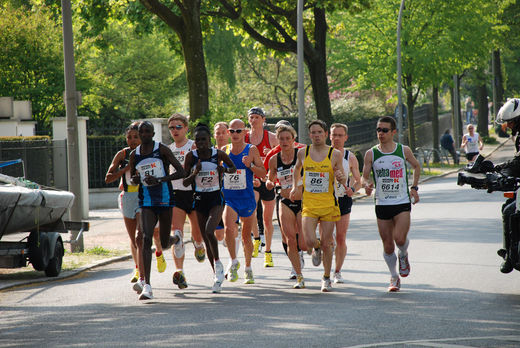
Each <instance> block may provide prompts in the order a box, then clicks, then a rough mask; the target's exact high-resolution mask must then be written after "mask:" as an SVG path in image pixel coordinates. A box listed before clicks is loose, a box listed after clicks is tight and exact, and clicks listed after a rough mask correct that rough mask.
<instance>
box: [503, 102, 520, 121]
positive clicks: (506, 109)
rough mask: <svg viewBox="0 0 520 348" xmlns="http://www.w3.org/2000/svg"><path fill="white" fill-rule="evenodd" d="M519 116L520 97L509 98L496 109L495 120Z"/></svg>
mask: <svg viewBox="0 0 520 348" xmlns="http://www.w3.org/2000/svg"><path fill="white" fill-rule="evenodd" d="M518 116H520V99H518V98H512V99H509V100H508V101H507V102H506V103H505V104H504V105H503V106H502V107H501V108H500V110H499V111H498V116H497V122H498V123H503V122H508V121H511V120H513V119H515V118H517V117H518Z"/></svg>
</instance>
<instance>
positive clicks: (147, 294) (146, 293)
mask: <svg viewBox="0 0 520 348" xmlns="http://www.w3.org/2000/svg"><path fill="white" fill-rule="evenodd" d="M139 299H140V300H151V299H153V293H152V286H151V285H150V284H145V285H144V287H143V292H141V295H139Z"/></svg>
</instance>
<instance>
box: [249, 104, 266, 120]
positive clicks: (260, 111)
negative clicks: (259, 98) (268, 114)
mask: <svg viewBox="0 0 520 348" xmlns="http://www.w3.org/2000/svg"><path fill="white" fill-rule="evenodd" d="M253 114H254V115H260V116H262V117H265V112H264V109H262V108H260V107H258V106H254V107H252V108H251V109H249V111H248V112H247V115H248V116H249V115H253Z"/></svg>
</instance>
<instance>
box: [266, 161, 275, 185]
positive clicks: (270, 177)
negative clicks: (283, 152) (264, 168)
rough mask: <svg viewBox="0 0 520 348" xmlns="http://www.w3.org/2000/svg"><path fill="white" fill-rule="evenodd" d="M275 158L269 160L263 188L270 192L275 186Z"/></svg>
mask: <svg viewBox="0 0 520 348" xmlns="http://www.w3.org/2000/svg"><path fill="white" fill-rule="evenodd" d="M276 161H277V158H276V156H272V157H271V158H270V159H269V173H268V178H267V181H266V182H265V187H267V189H268V190H271V189H272V188H273V187H274V186H275V182H276Z"/></svg>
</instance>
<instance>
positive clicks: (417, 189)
mask: <svg viewBox="0 0 520 348" xmlns="http://www.w3.org/2000/svg"><path fill="white" fill-rule="evenodd" d="M410 189H412V190H415V191H419V187H418V186H412V187H410Z"/></svg>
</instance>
